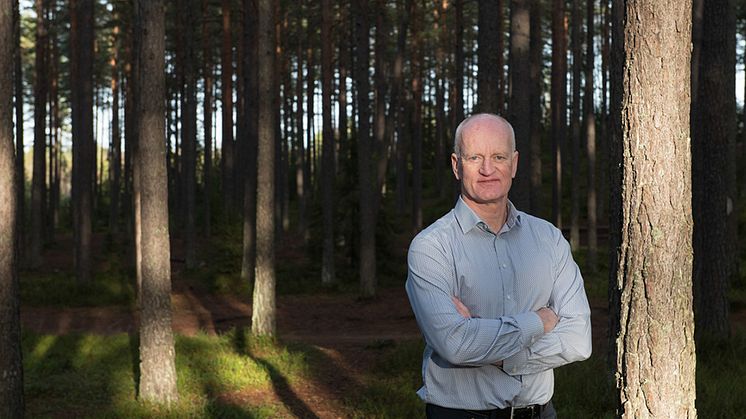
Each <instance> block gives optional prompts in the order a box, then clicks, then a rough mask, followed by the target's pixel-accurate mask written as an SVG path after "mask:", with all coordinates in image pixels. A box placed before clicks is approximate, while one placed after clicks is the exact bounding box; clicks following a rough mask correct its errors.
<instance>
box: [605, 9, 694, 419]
mask: <svg viewBox="0 0 746 419" xmlns="http://www.w3.org/2000/svg"><path fill="white" fill-rule="evenodd" d="M614 8H615V12H614V25H615V26H614V42H613V45H614V47H615V62H614V65H613V67H612V68H615V71H616V74H615V75H614V77H612V80H614V81H615V86H614V93H615V95H614V99H615V100H614V101H615V112H614V118H615V124H614V125H615V128H616V130H617V132H618V135H617V138H618V139H619V140H620V141H619V143H618V144H617V147H616V149H615V154H616V155H615V160H616V162H618V163H619V165H618V166H617V167H618V168H619V169H618V172H617V177H616V182H615V184H614V187H615V195H614V198H615V202H614V207H616V208H620V212H618V213H617V214H616V215H617V216H618V219H617V220H616V221H615V224H616V225H615V227H616V229H615V231H614V234H615V236H614V237H615V241H614V242H613V243H612V246H613V247H612V249H616V252H615V254H616V261H615V263H614V264H612V270H613V273H612V297H613V300H614V301H615V304H612V306H611V310H612V312H613V313H616V315H617V316H618V317H617V319H618V322H617V323H616V325H614V328H613V329H612V333H611V335H612V336H615V337H616V345H615V346H616V351H617V352H616V371H617V373H616V381H617V390H618V395H617V398H618V399H617V401H618V402H619V405H618V414H619V415H620V416H621V417H622V418H694V417H696V410H695V404H694V399H695V395H696V394H695V365H696V360H695V350H694V319H693V315H692V292H691V289H692V281H691V273H692V271H691V268H692V248H691V236H692V218H691V189H690V185H691V180H690V164H691V161H690V152H689V101H690V92H689V88H690V87H689V76H690V68H689V60H690V51H691V38H690V36H691V33H690V30H691V2H690V1H689V0H668V1H661V0H642V1H634V2H625V1H622V0H617V1H615V3H614ZM700 157H701V156H700Z"/></svg>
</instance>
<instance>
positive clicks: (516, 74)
mask: <svg viewBox="0 0 746 419" xmlns="http://www.w3.org/2000/svg"><path fill="white" fill-rule="evenodd" d="M529 9H530V8H529V0H512V1H511V2H510V80H511V83H512V88H511V94H510V103H509V106H508V115H509V117H508V120H509V121H510V123H511V124H512V125H513V130H514V131H515V145H516V149H517V150H518V151H519V152H521V157H522V158H519V159H518V173H516V178H515V180H514V181H513V186H512V188H511V190H510V200H511V201H512V202H513V204H515V206H516V207H518V208H520V209H526V210H527V209H529V200H530V196H531V195H530V193H531V106H530V97H529V95H527V94H526V92H530V91H531V74H530V59H529V44H530V37H531V27H530V23H531V21H530V17H529V15H530V13H529Z"/></svg>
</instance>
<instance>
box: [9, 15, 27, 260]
mask: <svg viewBox="0 0 746 419" xmlns="http://www.w3.org/2000/svg"><path fill="white" fill-rule="evenodd" d="M11 1H12V2H13V45H14V47H13V70H14V73H13V86H14V95H15V96H14V97H15V114H16V118H15V125H16V150H15V152H16V160H15V167H16V192H17V195H18V196H17V198H16V207H17V208H16V210H17V213H18V217H17V220H18V226H17V228H16V234H17V235H18V259H17V261H16V263H17V264H18V265H21V266H22V265H23V264H24V258H25V253H26V246H25V244H26V239H25V235H24V233H23V232H24V231H25V226H26V223H25V220H26V174H25V163H26V162H25V159H24V154H25V152H24V148H23V146H24V145H23V65H22V64H23V63H22V58H21V15H20V10H19V9H20V7H19V4H18V0H11Z"/></svg>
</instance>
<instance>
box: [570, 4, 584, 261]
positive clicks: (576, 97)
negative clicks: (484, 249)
mask: <svg viewBox="0 0 746 419" xmlns="http://www.w3.org/2000/svg"><path fill="white" fill-rule="evenodd" d="M571 22H572V29H571V31H570V45H571V47H572V107H571V108H570V109H571V111H570V135H571V136H572V138H571V139H570V157H571V160H572V165H571V168H570V170H571V173H570V176H571V178H572V184H571V185H570V246H571V247H572V248H573V249H578V247H579V246H580V114H581V104H580V74H581V70H582V65H583V64H582V63H583V57H582V55H583V54H582V47H583V45H582V41H581V40H580V37H581V34H580V31H581V23H582V22H581V18H580V0H572V16H571Z"/></svg>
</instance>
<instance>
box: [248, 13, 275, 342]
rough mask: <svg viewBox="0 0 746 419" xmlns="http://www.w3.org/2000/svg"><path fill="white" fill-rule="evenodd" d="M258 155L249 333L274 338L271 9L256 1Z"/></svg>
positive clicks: (273, 153) (273, 111)
mask: <svg viewBox="0 0 746 419" xmlns="http://www.w3.org/2000/svg"><path fill="white" fill-rule="evenodd" d="M257 6H258V7H257V10H258V13H257V15H258V34H257V49H258V63H257V65H258V67H257V71H258V72H257V77H258V86H259V96H258V99H259V102H258V106H259V109H258V111H259V119H258V121H259V124H258V135H259V137H258V138H259V155H258V169H257V173H258V181H257V212H256V220H257V226H256V227H257V228H256V237H257V243H256V281H255V285H254V304H253V313H252V317H251V331H252V333H253V334H255V335H269V336H274V334H275V333H276V326H275V314H276V313H275V167H274V164H275V109H274V106H275V100H274V95H275V94H276V92H274V91H273V87H274V86H275V79H274V78H275V77H276V74H275V19H274V15H275V9H274V7H273V4H272V1H270V0H258V1H257Z"/></svg>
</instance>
